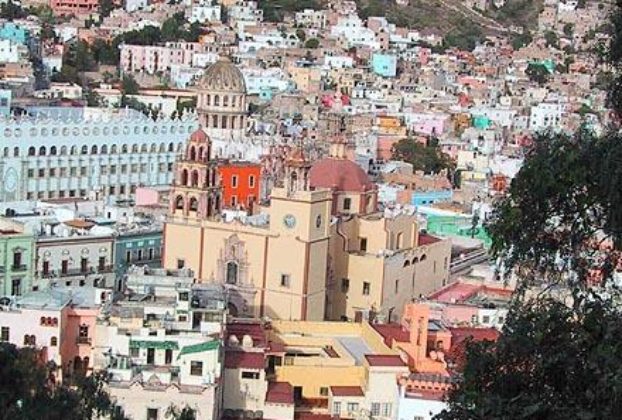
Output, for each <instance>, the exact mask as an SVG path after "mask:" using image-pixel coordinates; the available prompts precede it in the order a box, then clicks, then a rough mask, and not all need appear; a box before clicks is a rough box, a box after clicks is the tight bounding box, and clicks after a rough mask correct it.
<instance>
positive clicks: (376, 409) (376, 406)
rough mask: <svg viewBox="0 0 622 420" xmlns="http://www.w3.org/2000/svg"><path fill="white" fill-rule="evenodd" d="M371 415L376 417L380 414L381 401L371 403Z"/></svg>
mask: <svg viewBox="0 0 622 420" xmlns="http://www.w3.org/2000/svg"><path fill="white" fill-rule="evenodd" d="M371 415H372V416H374V417H377V416H379V415H380V403H371Z"/></svg>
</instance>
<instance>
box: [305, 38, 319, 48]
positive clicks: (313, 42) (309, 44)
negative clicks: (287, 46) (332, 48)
mask: <svg viewBox="0 0 622 420" xmlns="http://www.w3.org/2000/svg"><path fill="white" fill-rule="evenodd" d="M319 46H320V40H319V39H317V38H309V39H307V41H306V42H305V48H311V49H315V48H317V47H319Z"/></svg>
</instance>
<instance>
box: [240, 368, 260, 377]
mask: <svg viewBox="0 0 622 420" xmlns="http://www.w3.org/2000/svg"><path fill="white" fill-rule="evenodd" d="M242 379H259V372H250V371H244V370H243V371H242Z"/></svg>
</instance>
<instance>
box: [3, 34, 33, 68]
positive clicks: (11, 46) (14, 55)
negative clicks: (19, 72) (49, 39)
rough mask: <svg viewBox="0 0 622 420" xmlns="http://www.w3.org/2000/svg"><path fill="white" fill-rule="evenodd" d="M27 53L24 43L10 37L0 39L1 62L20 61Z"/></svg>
mask: <svg viewBox="0 0 622 420" xmlns="http://www.w3.org/2000/svg"><path fill="white" fill-rule="evenodd" d="M26 53H27V49H26V47H25V46H23V45H22V44H17V43H15V42H13V41H11V40H10V39H0V63H18V62H19V61H20V60H21V59H22V57H24V56H25V55H26Z"/></svg>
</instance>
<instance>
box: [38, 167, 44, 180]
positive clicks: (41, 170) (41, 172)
mask: <svg viewBox="0 0 622 420" xmlns="http://www.w3.org/2000/svg"><path fill="white" fill-rule="evenodd" d="M39 178H45V169H44V168H41V169H39Z"/></svg>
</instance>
